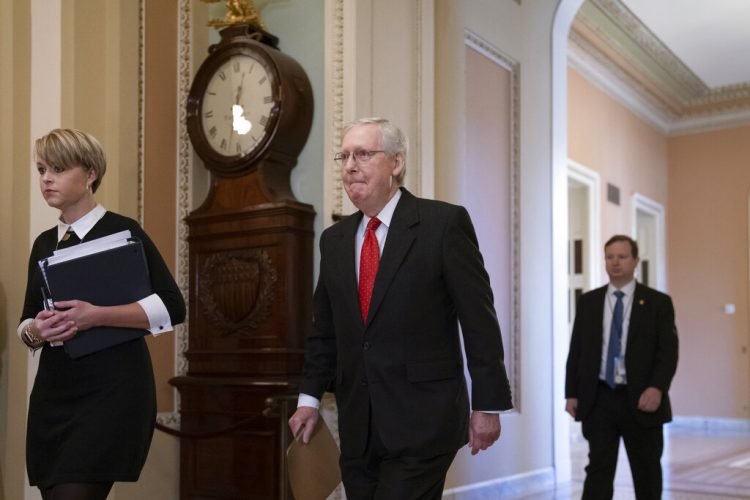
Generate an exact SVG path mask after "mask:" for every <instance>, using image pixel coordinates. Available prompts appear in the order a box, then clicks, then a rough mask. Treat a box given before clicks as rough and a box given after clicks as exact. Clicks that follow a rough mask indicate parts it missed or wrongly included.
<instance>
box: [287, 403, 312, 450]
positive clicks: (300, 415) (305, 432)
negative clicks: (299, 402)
mask: <svg viewBox="0 0 750 500" xmlns="http://www.w3.org/2000/svg"><path fill="white" fill-rule="evenodd" d="M319 417H320V412H319V411H318V410H317V408H312V407H310V406H300V407H299V408H297V411H295V412H294V415H292V417H291V418H290V419H289V429H291V431H292V436H294V438H295V439H297V438H298V437H299V433H300V429H302V428H303V427H304V429H302V442H303V443H305V444H307V443H309V442H310V438H311V437H312V433H313V431H314V430H315V424H317V423H318V418H319Z"/></svg>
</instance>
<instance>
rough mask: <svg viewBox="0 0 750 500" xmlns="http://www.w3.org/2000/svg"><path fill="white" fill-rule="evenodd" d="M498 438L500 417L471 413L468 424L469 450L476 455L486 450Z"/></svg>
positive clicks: (492, 414)
mask: <svg viewBox="0 0 750 500" xmlns="http://www.w3.org/2000/svg"><path fill="white" fill-rule="evenodd" d="M499 437H500V415H498V414H496V413H482V412H481V411H473V412H471V422H470V423H469V448H471V454H472V455H476V454H477V453H479V450H486V449H487V448H489V447H490V446H492V443H494V442H495V441H497V440H498V438H499Z"/></svg>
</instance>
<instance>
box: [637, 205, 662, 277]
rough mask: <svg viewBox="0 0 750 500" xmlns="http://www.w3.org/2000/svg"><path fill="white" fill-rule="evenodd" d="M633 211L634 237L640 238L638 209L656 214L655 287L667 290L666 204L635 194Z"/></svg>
mask: <svg viewBox="0 0 750 500" xmlns="http://www.w3.org/2000/svg"><path fill="white" fill-rule="evenodd" d="M632 206H633V212H632V214H631V221H632V230H631V236H632V237H633V239H637V238H638V211H639V210H640V211H641V212H645V213H647V214H649V215H652V216H654V219H655V220H656V235H655V236H656V255H655V256H654V257H656V259H657V264H656V276H655V277H656V283H655V288H656V289H657V290H660V291H662V292H666V291H667V265H666V264H667V252H666V244H665V242H666V234H665V229H666V223H665V216H664V206H663V205H662V204H661V203H659V202H657V201H654V200H652V199H651V198H649V197H648V196H645V195H643V194H641V193H635V194H633V203H632Z"/></svg>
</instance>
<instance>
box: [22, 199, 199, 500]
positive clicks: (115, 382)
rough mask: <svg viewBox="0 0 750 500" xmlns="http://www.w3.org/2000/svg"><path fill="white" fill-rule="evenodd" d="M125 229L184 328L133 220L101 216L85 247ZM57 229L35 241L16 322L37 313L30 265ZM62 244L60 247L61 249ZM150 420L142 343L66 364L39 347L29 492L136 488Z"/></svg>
mask: <svg viewBox="0 0 750 500" xmlns="http://www.w3.org/2000/svg"><path fill="white" fill-rule="evenodd" d="M126 229H129V230H130V231H131V233H132V235H133V236H135V237H137V238H140V239H141V241H142V242H143V247H144V250H145V254H146V260H147V261H148V267H149V272H150V276H151V286H152V289H153V291H154V293H156V294H158V295H159V297H160V298H161V300H162V301H163V302H164V305H165V306H166V308H167V311H168V312H169V316H170V318H171V322H172V325H176V324H179V323H181V322H182V321H184V318H185V303H184V300H183V298H182V294H181V293H180V290H179V288H178V287H177V284H176V283H175V281H174V279H173V278H172V275H171V274H170V272H169V269H168V268H167V266H166V264H165V263H164V259H162V257H161V255H160V254H159V251H158V250H157V249H156V247H155V246H154V244H153V242H152V241H151V239H150V238H149V237H148V236H147V235H146V233H145V232H144V231H143V229H142V228H141V227H140V226H139V225H138V223H137V222H136V221H134V220H133V219H130V218H127V217H124V216H122V215H118V214H115V213H113V212H107V213H105V215H104V216H103V217H102V218H101V219H100V220H99V221H98V222H97V223H96V224H95V225H94V227H93V228H92V229H91V230H90V231H89V233H88V234H87V235H86V236H85V238H84V241H89V240H93V239H95V238H100V237H102V236H106V235H109V234H113V233H116V232H119V231H123V230H126ZM56 245H57V227H54V228H52V229H50V230H48V231H45V232H43V233H42V234H40V235H39V237H37V239H36V241H35V242H34V246H33V247H32V250H31V256H30V258H29V276H28V282H27V289H26V299H25V302H24V309H23V314H22V316H21V321H23V320H24V319H26V318H34V317H36V315H37V313H38V312H39V311H40V310H41V309H42V296H41V287H42V277H41V273H40V271H39V266H38V265H37V262H38V261H39V259H42V258H44V257H48V256H50V255H52V252H53V251H54V249H55V246H56ZM63 246H64V245H63V243H61V244H60V247H63ZM155 420H156V390H155V385H154V375H153V369H152V367H151V357H150V356H149V352H148V348H147V346H146V342H145V340H144V339H142V338H139V339H137V340H134V341H131V342H126V343H124V344H120V345H118V346H115V347H111V348H109V349H105V350H103V351H99V352H97V353H94V354H91V355H89V356H85V357H83V358H79V359H76V360H73V359H71V358H70V357H68V355H67V354H66V353H65V351H64V350H63V348H62V347H52V346H50V345H49V344H45V346H44V348H43V349H42V351H41V357H40V359H39V370H38V372H37V375H36V379H35V380H34V387H33V389H32V391H31V399H30V401H29V416H28V428H27V434H26V467H27V470H28V475H29V482H30V483H31V485H32V486H39V487H41V488H47V487H50V486H53V485H55V484H59V483H70V482H76V483H78V482H109V481H137V480H138V476H139V475H140V473H141V469H142V468H143V464H144V463H145V461H146V456H147V455H148V449H149V446H150V445H151V438H152V436H153V431H154V422H155Z"/></svg>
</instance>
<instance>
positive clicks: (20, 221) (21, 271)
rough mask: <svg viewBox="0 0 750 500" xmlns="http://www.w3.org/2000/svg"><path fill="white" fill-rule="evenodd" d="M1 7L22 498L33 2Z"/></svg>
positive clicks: (12, 388) (7, 330) (0, 207)
mask: <svg viewBox="0 0 750 500" xmlns="http://www.w3.org/2000/svg"><path fill="white" fill-rule="evenodd" d="M0 12H2V15H0V318H2V320H1V321H0V351H1V352H2V355H1V357H0V410H2V415H3V417H2V418H1V419H0V422H2V425H0V450H2V459H1V460H0V499H2V498H7V499H16V498H23V490H24V481H23V478H24V474H25V470H26V467H25V463H24V460H23V456H24V455H23V449H24V446H25V439H26V400H27V391H26V384H25V383H17V382H18V381H24V382H25V380H26V370H27V365H28V362H27V359H28V354H27V352H26V350H25V349H24V348H23V346H22V345H20V343H19V342H18V339H17V338H16V326H17V325H18V316H19V314H20V311H21V307H22V295H23V290H22V288H23V285H22V284H23V283H25V281H26V263H27V261H28V252H29V241H28V238H27V236H26V235H27V234H28V225H29V214H28V210H27V207H28V206H29V178H30V174H29V169H30V163H29V162H30V145H29V130H30V124H29V112H28V109H29V105H30V89H29V81H30V53H31V45H30V36H29V32H30V22H31V17H30V16H31V14H30V6H29V4H28V2H15V1H13V0H0ZM19 284H21V285H19ZM14 382H15V383H14ZM19 478H20V479H19Z"/></svg>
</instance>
